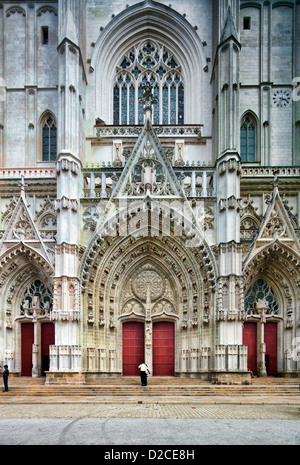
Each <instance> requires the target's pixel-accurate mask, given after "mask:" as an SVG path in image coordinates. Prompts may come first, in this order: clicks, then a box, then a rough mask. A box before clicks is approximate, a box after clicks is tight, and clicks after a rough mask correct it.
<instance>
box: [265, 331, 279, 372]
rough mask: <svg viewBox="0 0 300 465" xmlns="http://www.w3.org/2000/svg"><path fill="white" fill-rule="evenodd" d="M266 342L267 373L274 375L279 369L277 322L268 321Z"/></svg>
mask: <svg viewBox="0 0 300 465" xmlns="http://www.w3.org/2000/svg"><path fill="white" fill-rule="evenodd" d="M264 337H265V344H266V369H267V375H268V376H272V375H273V374H274V371H275V370H277V323H272V322H269V323H266V324H265V328H264Z"/></svg>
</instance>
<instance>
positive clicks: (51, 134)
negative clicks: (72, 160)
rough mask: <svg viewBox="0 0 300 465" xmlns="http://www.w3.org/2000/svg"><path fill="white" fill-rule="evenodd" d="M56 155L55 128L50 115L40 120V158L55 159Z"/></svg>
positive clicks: (44, 159)
mask: <svg viewBox="0 0 300 465" xmlns="http://www.w3.org/2000/svg"><path fill="white" fill-rule="evenodd" d="M56 156H57V129H56V123H55V120H54V118H53V117H52V116H50V115H48V116H47V117H45V118H44V120H43V122H42V160H43V161H55V160H56Z"/></svg>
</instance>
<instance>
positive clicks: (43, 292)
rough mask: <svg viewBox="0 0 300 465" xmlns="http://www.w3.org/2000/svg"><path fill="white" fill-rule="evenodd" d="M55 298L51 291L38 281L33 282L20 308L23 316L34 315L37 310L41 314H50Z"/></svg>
mask: <svg viewBox="0 0 300 465" xmlns="http://www.w3.org/2000/svg"><path fill="white" fill-rule="evenodd" d="M52 301H53V296H52V292H51V290H50V289H48V288H47V286H46V285H45V284H44V283H43V282H42V281H40V280H39V279H36V280H35V281H33V282H32V283H31V284H30V285H29V286H28V288H27V289H26V291H25V292H24V294H23V299H22V303H21V306H20V314H21V315H25V314H26V315H27V316H28V315H32V314H33V312H34V310H35V309H36V310H37V311H39V312H40V313H41V314H45V315H46V314H48V313H49V311H50V310H51V308H52Z"/></svg>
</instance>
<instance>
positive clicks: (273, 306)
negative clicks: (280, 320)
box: [245, 279, 279, 315]
mask: <svg viewBox="0 0 300 465" xmlns="http://www.w3.org/2000/svg"><path fill="white" fill-rule="evenodd" d="M263 299H265V300H266V301H267V302H268V305H269V309H268V311H267V314H274V315H278V312H279V306H278V301H277V298H276V295H275V292H274V290H273V289H272V287H271V286H270V285H269V284H268V283H266V282H265V281H264V280H263V279H258V280H257V281H256V282H255V283H254V284H253V285H252V286H251V287H250V288H249V289H248V291H247V293H246V295H245V311H246V313H248V314H249V315H252V314H255V313H256V304H257V302H258V301H259V300H263Z"/></svg>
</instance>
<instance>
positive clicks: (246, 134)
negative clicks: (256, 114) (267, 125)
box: [241, 115, 256, 163]
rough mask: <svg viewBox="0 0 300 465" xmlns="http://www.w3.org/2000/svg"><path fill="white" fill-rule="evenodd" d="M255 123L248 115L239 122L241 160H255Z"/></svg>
mask: <svg viewBox="0 0 300 465" xmlns="http://www.w3.org/2000/svg"><path fill="white" fill-rule="evenodd" d="M255 146H256V124H255V121H254V119H253V118H252V117H251V116H250V115H246V116H245V117H244V118H243V121H242V124H241V159H242V162H244V163H247V162H253V161H255Z"/></svg>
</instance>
